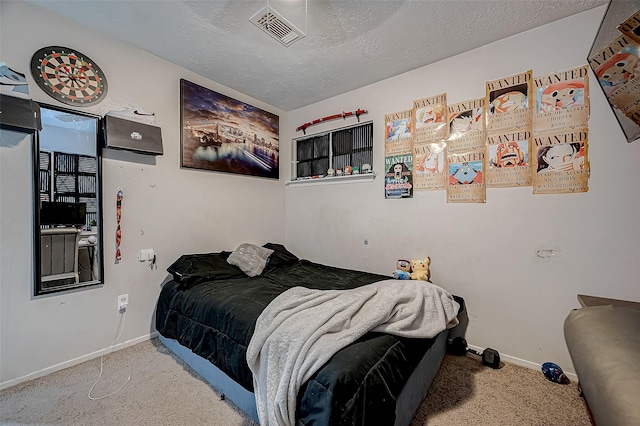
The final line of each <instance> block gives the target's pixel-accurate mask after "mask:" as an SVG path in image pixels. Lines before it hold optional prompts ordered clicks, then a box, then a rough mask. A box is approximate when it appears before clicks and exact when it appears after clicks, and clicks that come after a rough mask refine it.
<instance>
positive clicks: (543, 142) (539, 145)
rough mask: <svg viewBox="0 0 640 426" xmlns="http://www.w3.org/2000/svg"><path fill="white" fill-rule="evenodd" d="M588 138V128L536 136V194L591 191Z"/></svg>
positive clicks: (534, 163) (534, 187) (534, 189)
mask: <svg viewBox="0 0 640 426" xmlns="http://www.w3.org/2000/svg"><path fill="white" fill-rule="evenodd" d="M587 139H588V130H587V128H583V129H576V130H571V131H568V132H559V133H547V134H545V135H542V136H538V135H536V136H534V138H533V140H534V142H533V147H534V151H535V152H534V155H533V169H534V170H535V173H534V174H533V193H534V194H564V193H571V192H587V191H588V190H589V162H588V158H587V157H588V155H587V150H588V143H587Z"/></svg>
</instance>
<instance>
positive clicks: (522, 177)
mask: <svg viewBox="0 0 640 426" xmlns="http://www.w3.org/2000/svg"><path fill="white" fill-rule="evenodd" d="M530 152H531V131H529V130H524V129H523V130H512V131H505V132H501V133H494V134H488V135H487V143H486V153H487V154H486V155H487V176H486V184H487V187H489V188H492V187H493V188H505V187H513V186H531V163H530V160H529V153H530Z"/></svg>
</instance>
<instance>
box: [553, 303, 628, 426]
mask: <svg viewBox="0 0 640 426" xmlns="http://www.w3.org/2000/svg"><path fill="white" fill-rule="evenodd" d="M564 336H565V341H566V343H567V347H568V349H569V354H570V355H571V360H572V362H573V366H574V367H575V370H576V374H577V375H578V380H579V381H580V386H581V387H582V391H583V393H584V397H585V400H586V402H587V404H588V406H589V409H590V410H591V415H592V416H593V420H594V422H595V424H596V425H621V426H622V425H624V426H627V425H640V311H638V310H633V309H628V308H623V307H618V306H592V307H586V308H582V309H575V310H573V311H571V313H570V314H569V316H568V317H567V319H566V320H565V322H564Z"/></svg>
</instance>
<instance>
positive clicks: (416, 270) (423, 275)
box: [411, 256, 431, 281]
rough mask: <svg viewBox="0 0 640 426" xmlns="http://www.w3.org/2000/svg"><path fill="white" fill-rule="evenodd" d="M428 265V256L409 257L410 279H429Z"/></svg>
mask: <svg viewBox="0 0 640 426" xmlns="http://www.w3.org/2000/svg"><path fill="white" fill-rule="evenodd" d="M429 265H431V258H430V257H429V256H427V257H425V258H424V260H419V259H411V271H412V272H411V279H412V280H423V281H429V278H430V277H431V273H430V271H429Z"/></svg>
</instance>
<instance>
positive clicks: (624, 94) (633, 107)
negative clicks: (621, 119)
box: [609, 78, 640, 123]
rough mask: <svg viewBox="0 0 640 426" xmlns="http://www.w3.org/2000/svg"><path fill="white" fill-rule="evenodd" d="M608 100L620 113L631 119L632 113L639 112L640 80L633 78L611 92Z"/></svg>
mask: <svg viewBox="0 0 640 426" xmlns="http://www.w3.org/2000/svg"><path fill="white" fill-rule="evenodd" d="M609 100H610V101H611V104H612V105H613V106H614V107H616V108H617V109H619V110H620V112H622V113H623V114H624V115H626V116H627V117H629V118H631V116H632V115H633V113H634V112H636V111H638V110H640V78H634V79H633V80H631V81H629V82H628V83H627V84H625V85H624V86H622V87H621V88H620V89H618V90H616V91H615V92H613V93H612V94H611V95H610V96H609ZM634 121H635V120H634ZM636 123H638V121H636Z"/></svg>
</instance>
